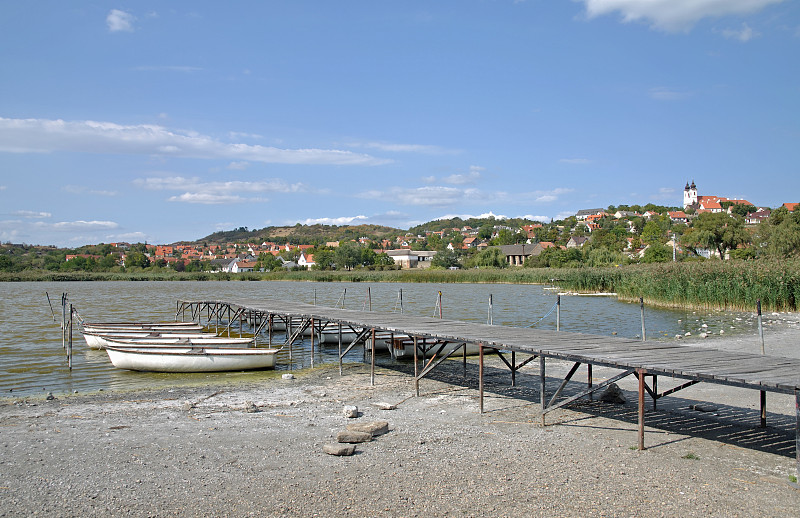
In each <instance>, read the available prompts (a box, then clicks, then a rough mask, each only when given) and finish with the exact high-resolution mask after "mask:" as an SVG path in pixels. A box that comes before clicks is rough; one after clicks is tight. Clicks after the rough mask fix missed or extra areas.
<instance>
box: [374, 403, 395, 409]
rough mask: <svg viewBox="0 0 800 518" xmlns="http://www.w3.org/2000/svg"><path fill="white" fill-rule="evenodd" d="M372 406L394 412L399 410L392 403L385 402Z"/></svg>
mask: <svg viewBox="0 0 800 518" xmlns="http://www.w3.org/2000/svg"><path fill="white" fill-rule="evenodd" d="M372 406H374V407H377V408H379V409H381V410H394V409H395V408H397V405H393V404H391V403H385V402H383V401H379V402H377V403H372Z"/></svg>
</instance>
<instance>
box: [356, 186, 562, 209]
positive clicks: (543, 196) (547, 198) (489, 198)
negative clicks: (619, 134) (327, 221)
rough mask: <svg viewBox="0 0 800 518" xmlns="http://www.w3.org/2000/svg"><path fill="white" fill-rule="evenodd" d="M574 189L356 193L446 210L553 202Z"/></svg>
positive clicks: (434, 188) (395, 189) (442, 188)
mask: <svg viewBox="0 0 800 518" xmlns="http://www.w3.org/2000/svg"><path fill="white" fill-rule="evenodd" d="M569 192H572V189H566V188H562V187H559V188H556V189H551V190H549V191H529V192H515V193H511V194H509V193H508V192H505V191H482V190H479V189H475V188H461V187H445V186H425V187H417V188H410V189H409V188H404V187H393V188H390V189H388V190H387V191H376V190H372V191H365V192H361V193H358V194H356V197H358V198H365V199H373V200H374V199H381V200H385V201H387V202H395V203H399V204H400V205H411V206H430V207H446V206H450V205H461V204H473V205H474V204H476V203H481V204H487V203H504V204H515V205H519V204H521V203H550V202H553V201H556V200H558V199H559V197H560V196H561V195H562V194H566V193H569Z"/></svg>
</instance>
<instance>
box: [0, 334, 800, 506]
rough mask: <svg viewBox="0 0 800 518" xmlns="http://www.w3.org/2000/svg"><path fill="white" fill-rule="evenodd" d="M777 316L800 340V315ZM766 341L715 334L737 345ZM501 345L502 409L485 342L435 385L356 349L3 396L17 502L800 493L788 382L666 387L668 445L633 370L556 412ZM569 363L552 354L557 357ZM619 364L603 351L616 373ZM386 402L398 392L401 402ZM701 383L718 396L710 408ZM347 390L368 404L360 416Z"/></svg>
mask: <svg viewBox="0 0 800 518" xmlns="http://www.w3.org/2000/svg"><path fill="white" fill-rule="evenodd" d="M768 336H769V338H768V340H772V341H773V342H780V345H778V344H777V343H775V345H774V347H776V348H779V349H781V350H783V349H787V350H789V349H792V348H796V347H795V346H794V344H797V343H798V341H797V339H798V337H800V329H796V328H792V329H785V330H783V331H782V332H780V333H773V334H772V335H768ZM756 339H757V337H756ZM753 341H754V340H753V337H744V338H741V339H739V338H737V339H728V338H721V339H716V340H714V342H717V343H718V344H720V345H724V348H726V349H728V348H737V347H751V346H752V343H751V342H753ZM723 342H725V343H724V344H723ZM691 343H692V345H697V344H698V343H699V344H708V345H709V346H713V345H714V344H713V343H712V342H708V341H704V340H692V341H691ZM767 343H768V344H769V343H770V342H769V341H768V342H767ZM487 360H489V361H488V362H487V369H488V371H487V399H486V410H487V411H486V412H485V413H484V414H480V413H479V412H478V398H477V386H476V376H475V374H476V370H475V369H476V367H475V362H474V360H470V362H469V372H468V376H467V378H466V380H465V379H464V377H463V372H462V367H461V364H460V362H459V361H452V362H445V363H444V364H442V366H440V367H439V368H437V369H436V370H435V371H434V373H433V375H432V376H431V377H430V378H424V379H423V380H422V381H421V383H420V385H421V395H420V397H415V396H414V389H413V387H414V385H413V377H412V376H410V375H409V372H408V371H409V369H410V368H411V366H410V365H401V366H400V367H396V368H386V367H380V368H378V369H377V371H376V373H377V375H376V385H375V386H374V387H372V386H370V384H369V366H368V365H364V364H360V363H352V364H345V369H344V376H342V377H339V374H338V368H337V366H336V364H325V365H324V366H322V367H316V368H315V369H313V370H311V369H306V370H304V371H294V372H293V374H294V376H295V379H293V380H284V379H282V378H280V377H270V378H269V379H265V380H261V381H257V382H253V381H251V382H246V383H241V384H233V385H231V384H225V383H222V384H214V385H206V386H197V387H172V388H163V389H158V390H137V391H135V392H116V391H106V392H102V393H96V394H92V395H88V394H80V395H74V396H73V395H70V396H68V397H58V398H56V399H53V400H40V399H36V400H32V399H23V400H19V401H16V402H11V401H0V422H2V423H3V424H2V426H0V448H2V450H3V451H4V455H3V457H2V460H0V463H2V470H0V472H2V480H0V497H2V498H1V499H0V514H9V515H22V514H24V515H31V514H34V513H39V514H41V513H47V514H50V515H59V516H87V515H103V516H147V515H154V514H157V515H174V516H233V515H237V516H239V515H241V514H255V515H260V516H452V515H459V514H460V515H467V516H487V517H488V516H545V515H547V516H554V515H555V516H641V515H645V514H647V515H653V516H669V517H674V516H725V517H730V516H781V517H783V516H791V515H792V514H797V513H798V512H800V493H799V492H798V491H797V490H795V489H793V488H792V487H791V486H790V485H789V483H788V479H789V476H790V475H793V474H796V460H795V457H794V449H793V444H794V421H793V420H794V416H793V412H794V409H793V406H790V405H788V400H789V399H791V398H789V397H786V398H780V397H778V396H781V395H775V397H773V396H772V395H771V396H770V403H769V406H768V410H769V426H768V428H767V429H758V428H757V427H755V426H754V425H753V422H754V419H755V418H756V414H757V392H756V391H744V390H742V389H734V388H730V387H724V386H717V385H704V384H700V385H698V386H697V387H696V388H695V387H692V388H690V389H687V390H686V391H685V392H680V393H678V394H677V395H676V396H677V397H673V396H670V397H667V398H664V400H662V401H663V402H664V403H661V402H660V403H659V410H658V411H652V410H651V409H650V407H649V405H648V412H647V418H646V430H647V432H646V435H645V441H646V445H647V448H648V449H647V450H645V451H642V452H640V451H637V450H635V449H632V448H633V447H634V446H635V444H636V421H635V414H636V404H635V393H634V392H633V391H632V390H631V386H630V385H631V384H626V383H622V382H621V383H620V387H621V388H622V390H623V393H624V394H625V395H626V397H627V399H628V402H627V403H626V404H624V405H619V406H618V405H611V404H606V403H600V402H599V401H593V402H589V401H584V400H581V401H580V402H576V404H574V405H571V406H570V407H568V408H566V409H560V410H557V411H555V412H553V413H552V414H549V415H548V420H547V426H545V427H541V426H540V425H539V424H538V393H537V391H536V388H535V387H536V380H537V379H538V376H537V375H536V373H535V371H536V369H535V368H534V369H533V371H527V372H522V371H521V372H520V373H518V378H517V380H518V386H517V387H514V388H512V387H510V386H509V384H508V378H509V374H508V371H507V369H505V368H504V367H503V366H502V365H501V364H500V361H499V359H497V358H496V357H491V358H490V359H489V358H487ZM568 368H569V365H568V364H563V365H558V364H557V362H553V367H552V369H551V368H550V365H548V369H549V371H550V372H553V373H556V372H558V371H559V370H567V369H568ZM605 376H606V373H605V372H604V370H603V369H599V368H598V369H596V372H595V377H596V379H602V378H603V377H605ZM623 381H626V380H623ZM554 383H557V382H556V381H554ZM784 400H786V401H784ZM378 402H386V403H389V404H390V405H395V407H396V408H395V409H393V410H381V409H379V408H378V407H377V406H375V405H374V403H378ZM693 402H702V403H704V404H705V405H706V406H709V405H711V406H713V407H714V408H715V411H712V412H700V411H694V410H692V409H691V408H690V407H691V406H692V404H693ZM347 405H354V406H357V407H358V409H359V411H360V412H361V413H362V414H363V415H362V416H361V417H359V418H357V419H348V418H346V417H344V415H343V412H342V410H343V408H344V407H345V406H347ZM253 410H256V411H253ZM376 420H385V421H387V422H388V423H389V428H390V431H389V433H387V434H385V435H383V436H380V437H377V438H375V439H374V440H373V441H372V442H369V443H364V444H359V445H357V447H356V454H355V455H353V456H352V457H333V456H330V455H326V454H324V453H323V452H322V446H323V445H324V444H327V443H332V442H335V437H336V434H337V433H338V432H339V431H341V430H343V429H344V428H345V426H346V425H347V424H349V423H352V422H354V421H362V422H363V421H376Z"/></svg>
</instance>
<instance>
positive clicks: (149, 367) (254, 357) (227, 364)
mask: <svg viewBox="0 0 800 518" xmlns="http://www.w3.org/2000/svg"><path fill="white" fill-rule="evenodd" d="M106 352H107V353H108V358H109V359H110V360H111V363H112V364H113V365H114V367H117V368H118V369H126V370H133V371H144V372H175V373H191V372H230V371H245V370H258V369H272V368H274V367H275V354H276V353H277V352H278V350H277V349H257V348H223V347H106Z"/></svg>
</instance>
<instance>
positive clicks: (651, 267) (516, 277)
mask: <svg viewBox="0 0 800 518" xmlns="http://www.w3.org/2000/svg"><path fill="white" fill-rule="evenodd" d="M116 280H125V281H205V280H225V281H233V280H236V281H269V280H276V281H277V280H282V281H313V282H414V283H441V284H443V283H495V284H548V285H549V284H551V283H554V284H556V285H557V286H559V287H560V288H562V289H564V290H568V291H575V292H581V293H599V292H614V293H617V295H618V296H619V297H620V298H622V299H626V300H638V299H639V297H642V298H643V299H644V300H645V302H647V303H648V304H653V305H661V306H674V307H695V308H703V309H727V310H736V311H753V310H754V308H755V307H756V302H757V301H759V300H760V301H761V304H762V308H763V310H764V311H798V310H800V259H790V260H772V261H771V260H758V261H698V262H680V263H659V264H647V265H630V266H625V267H609V268H505V269H492V268H487V269H474V270H455V271H451V270H429V269H426V270H422V269H420V270H385V271H378V270H352V271H285V272H267V273H259V272H247V273H238V274H230V273H208V272H182V273H179V272H147V271H142V272H125V273H120V272H96V273H93V272H47V271H41V270H40V271H24V272H19V273H0V281H116Z"/></svg>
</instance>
